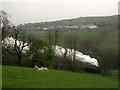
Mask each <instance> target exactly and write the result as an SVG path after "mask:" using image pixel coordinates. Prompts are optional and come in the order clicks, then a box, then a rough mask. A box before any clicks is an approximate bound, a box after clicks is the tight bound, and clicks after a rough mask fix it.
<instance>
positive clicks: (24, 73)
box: [2, 66, 118, 88]
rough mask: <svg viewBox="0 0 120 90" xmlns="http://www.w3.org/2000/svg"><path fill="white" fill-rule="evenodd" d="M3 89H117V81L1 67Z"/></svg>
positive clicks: (107, 78)
mask: <svg viewBox="0 0 120 90" xmlns="http://www.w3.org/2000/svg"><path fill="white" fill-rule="evenodd" d="M2 69H3V73H2V74H3V78H2V80H3V81H2V86H3V88H118V80H117V79H116V78H112V77H103V76H100V75H95V74H87V73H76V72H68V71H61V70H49V71H38V70H37V69H35V68H25V67H15V66H3V67H2Z"/></svg>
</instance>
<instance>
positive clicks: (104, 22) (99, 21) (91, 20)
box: [22, 15, 118, 27]
mask: <svg viewBox="0 0 120 90" xmlns="http://www.w3.org/2000/svg"><path fill="white" fill-rule="evenodd" d="M94 24H96V25H97V26H100V27H104V26H116V27H117V25H118V15H113V16H97V17H96V16H92V17H78V18H74V19H65V20H56V21H50V22H36V23H27V24H25V25H22V27H33V26H34V27H37V26H39V27H54V26H55V27H56V26H66V25H94Z"/></svg>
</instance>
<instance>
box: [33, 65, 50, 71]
mask: <svg viewBox="0 0 120 90" xmlns="http://www.w3.org/2000/svg"><path fill="white" fill-rule="evenodd" d="M34 68H36V69H38V70H39V71H42V70H46V71H48V68H46V67H41V68H39V67H38V66H37V65H35V67H34Z"/></svg>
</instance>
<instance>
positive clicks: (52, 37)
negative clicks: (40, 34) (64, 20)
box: [47, 28, 61, 49]
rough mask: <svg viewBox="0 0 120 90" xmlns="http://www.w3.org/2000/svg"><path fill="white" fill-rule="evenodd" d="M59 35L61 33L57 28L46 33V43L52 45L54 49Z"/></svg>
mask: <svg viewBox="0 0 120 90" xmlns="http://www.w3.org/2000/svg"><path fill="white" fill-rule="evenodd" d="M60 35H61V32H60V29H59V28H54V29H51V30H48V31H47V38H48V41H49V43H50V44H52V45H54V49H55V47H56V45H57V44H58V42H59V39H60Z"/></svg>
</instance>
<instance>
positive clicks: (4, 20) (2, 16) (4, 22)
mask: <svg viewBox="0 0 120 90" xmlns="http://www.w3.org/2000/svg"><path fill="white" fill-rule="evenodd" d="M0 27H1V29H2V40H3V39H4V38H5V37H6V35H7V34H8V32H9V30H10V29H11V27H12V26H11V25H10V22H9V20H8V14H7V13H6V12H5V11H3V10H1V11H0Z"/></svg>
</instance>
